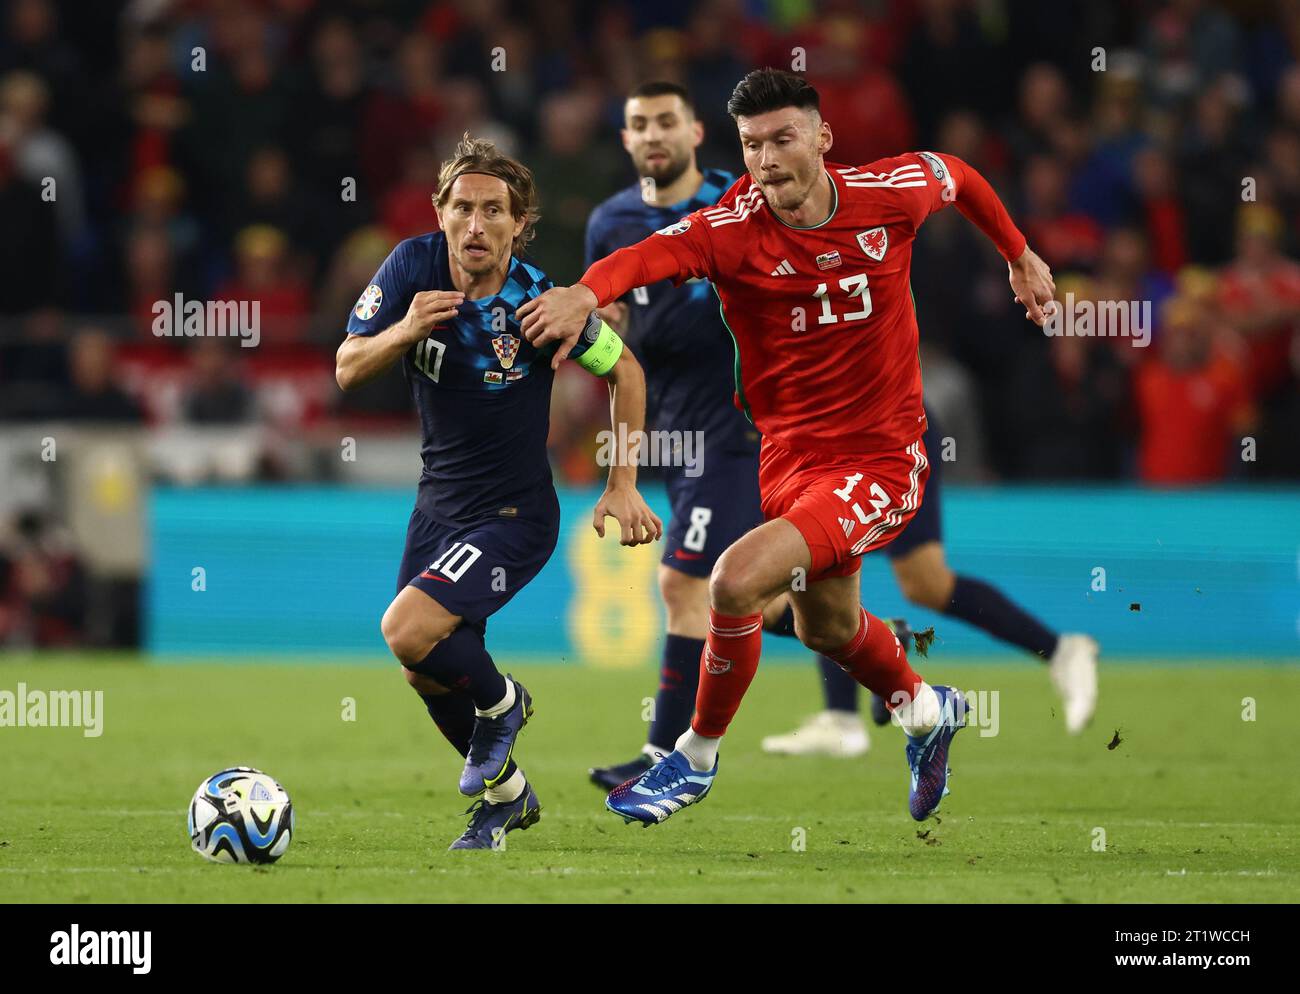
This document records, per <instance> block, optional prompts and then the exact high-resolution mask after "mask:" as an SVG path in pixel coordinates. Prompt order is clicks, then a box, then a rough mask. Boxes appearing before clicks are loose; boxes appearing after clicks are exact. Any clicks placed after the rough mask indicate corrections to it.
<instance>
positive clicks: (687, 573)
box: [586, 82, 867, 790]
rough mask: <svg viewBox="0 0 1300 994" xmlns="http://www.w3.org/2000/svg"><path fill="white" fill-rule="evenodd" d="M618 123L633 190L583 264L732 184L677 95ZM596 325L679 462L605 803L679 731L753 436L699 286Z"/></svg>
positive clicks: (853, 732) (708, 201)
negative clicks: (635, 726) (623, 754)
mask: <svg viewBox="0 0 1300 994" xmlns="http://www.w3.org/2000/svg"><path fill="white" fill-rule="evenodd" d="M624 123H625V126H624V128H623V145H624V148H625V149H626V150H627V152H628V155H629V156H630V157H631V159H632V163H633V165H634V166H635V167H636V171H637V175H638V176H639V178H640V179H639V182H637V183H636V184H634V185H632V186H630V187H628V188H627V189H625V190H623V191H621V192H619V193H616V194H615V195H614V196H612V197H610V198H609V199H608V200H606V201H605V202H604V203H602V204H601V205H600V206H599V207H597V208H596V210H595V211H593V212H592V215H591V217H590V218H589V219H588V222H587V240H586V256H587V260H586V264H587V265H591V263H593V262H595V261H596V260H597V259H601V258H604V257H605V256H607V255H609V254H610V253H611V252H613V251H615V250H616V249H619V248H622V247H623V246H625V245H632V244H635V243H636V242H639V241H640V240H641V239H643V238H645V237H647V236H648V235H650V234H651V233H652V232H654V231H656V230H658V229H659V228H663V227H665V226H667V225H670V224H672V223H673V222H675V221H677V220H678V219H679V218H681V217H682V216H683V215H685V214H689V213H690V212H691V211H694V210H697V209H699V208H702V207H708V206H711V205H712V204H715V203H717V201H718V199H719V198H720V197H721V196H722V194H723V193H724V192H726V190H727V188H728V187H729V186H731V184H732V183H733V182H734V180H735V177H734V176H732V175H731V174H729V173H726V172H723V171H722V170H718V169H709V170H704V171H701V170H700V168H699V167H698V165H697V164H696V157H695V150H696V148H697V147H698V146H699V144H700V142H701V141H702V140H703V138H704V129H703V126H702V125H701V124H700V122H699V121H698V120H697V119H696V117H695V114H694V111H693V108H692V105H691V101H690V97H689V95H688V94H687V92H686V91H685V90H684V89H683V88H682V87H680V86H677V85H676V84H673V83H662V82H657V83H647V84H644V85H643V86H640V87H638V88H637V89H636V90H634V91H633V92H632V93H631V95H629V97H628V99H627V101H626V103H625V105H624ZM599 313H600V314H601V315H602V316H603V317H604V318H605V319H606V320H607V321H609V322H610V323H611V324H612V325H613V326H615V327H616V328H618V329H619V331H620V332H621V333H623V334H624V335H625V336H626V338H627V341H628V344H629V345H630V346H631V348H632V349H633V350H634V351H635V352H636V354H637V357H638V358H639V359H640V360H641V363H642V365H643V366H644V368H645V374H646V381H647V384H648V392H649V396H650V409H651V410H653V411H654V412H655V415H654V426H655V430H656V431H659V432H667V433H669V435H668V436H667V437H668V438H670V439H671V440H672V441H673V442H674V443H676V442H680V448H679V449H678V450H677V452H678V454H679V455H680V458H678V459H674V460H672V462H673V465H672V466H670V467H668V468H667V469H666V470H665V483H666V485H667V490H668V497H669V501H670V504H671V507H672V517H671V519H670V520H669V524H668V532H667V540H666V541H665V542H664V554H663V560H662V562H661V563H660V567H659V591H660V593H661V595H662V597H663V600H664V606H665V608H666V610H667V615H668V617H667V628H668V632H667V638H666V639H665V642H664V652H663V660H662V663H661V667H660V680H659V692H658V696H657V697H656V699H655V713H654V720H653V721H652V722H651V723H650V727H649V729H648V733H647V737H646V744H645V747H644V748H643V750H642V752H641V755H640V756H638V757H637V758H636V759H634V760H632V761H631V762H627V763H621V764H618V765H616V766H609V767H602V768H598V769H593V770H591V771H590V776H591V779H592V782H594V783H595V784H597V785H598V786H600V787H604V788H605V789H606V790H608V789H612V788H613V787H616V786H618V785H619V784H620V783H622V782H623V781H624V780H627V779H628V778H629V777H632V776H635V775H637V774H639V773H641V772H642V771H644V770H646V769H648V768H649V767H650V766H651V765H652V763H653V762H654V759H655V757H656V754H659V755H664V754H667V753H670V752H672V750H673V744H674V743H675V742H676V741H677V736H678V735H680V734H681V732H682V731H683V730H684V729H685V728H686V727H687V724H688V723H689V722H690V718H691V712H692V710H693V708H694V706H695V690H696V685H697V683H698V681H699V666H700V653H701V652H702V651H703V649H704V640H705V636H706V635H707V634H708V624H709V595H708V582H709V573H710V572H711V571H712V569H713V564H714V563H715V562H716V561H717V558H718V557H719V556H720V555H722V552H723V550H725V549H726V548H727V546H729V545H731V544H732V543H733V542H735V541H736V540H737V539H738V538H740V537H741V536H742V535H744V534H745V533H746V532H747V531H749V530H750V529H751V528H753V527H755V526H756V525H759V524H762V522H763V515H762V512H761V510H760V509H759V494H758V448H759V436H758V432H757V431H756V430H755V429H754V426H753V425H752V424H750V423H749V421H748V419H746V417H745V416H744V414H742V413H741V411H740V410H739V409H738V408H737V407H736V405H735V404H734V403H733V402H732V392H733V390H734V389H735V381H734V378H733V365H734V363H735V354H736V353H735V345H734V343H733V341H732V338H731V333H730V332H729V331H728V330H727V326H726V324H725V323H724V322H723V320H722V315H721V312H720V310H719V307H718V300H717V297H716V295H715V294H714V292H713V287H712V285H711V284H710V283H709V282H708V281H707V280H691V281H689V282H687V283H685V284H683V285H682V286H680V287H674V286H673V285H672V283H671V282H669V281H668V280H664V281H663V282H662V283H658V284H655V285H653V286H645V287H637V288H636V289H635V290H633V291H632V293H631V294H629V295H628V297H627V298H625V299H624V300H623V301H619V302H618V303H617V304H615V305H613V306H611V307H610V308H608V309H606V310H603V311H601V312H599ZM764 624H765V627H767V629H768V630H769V631H772V632H776V633H778V634H784V635H789V636H791V637H793V635H794V620H793V612H792V611H791V609H790V607H789V604H788V598H784V597H783V598H780V599H778V600H777V601H776V602H774V603H773V605H771V606H770V607H769V609H768V611H767V612H766V614H765V618H764ZM826 662H827V663H829V662H830V661H829V660H827V661H826ZM831 665H833V664H831ZM842 724H843V725H844V726H845V727H844V729H843V736H842V742H843V748H844V749H845V750H846V752H847V754H848V755H857V754H859V753H861V752H863V751H865V750H866V748H867V734H866V728H865V726H864V725H863V723H862V720H861V718H859V717H857V716H856V715H855V716H853V717H852V718H851V719H848V718H845V719H843V721H842Z"/></svg>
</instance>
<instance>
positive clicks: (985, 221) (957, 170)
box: [941, 155, 1056, 325]
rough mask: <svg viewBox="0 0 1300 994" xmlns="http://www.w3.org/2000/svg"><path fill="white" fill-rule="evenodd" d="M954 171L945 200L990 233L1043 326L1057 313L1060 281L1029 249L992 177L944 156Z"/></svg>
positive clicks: (1014, 286)
mask: <svg viewBox="0 0 1300 994" xmlns="http://www.w3.org/2000/svg"><path fill="white" fill-rule="evenodd" d="M941 158H942V160H943V163H944V165H946V166H947V167H948V171H949V173H950V174H951V180H950V184H949V185H947V186H946V187H945V193H944V196H945V199H951V200H952V201H953V203H955V204H956V205H957V209H958V210H959V211H961V212H962V214H964V215H965V216H966V217H967V219H968V220H970V221H972V222H973V223H974V224H975V225H976V226H978V228H979V229H980V231H982V232H984V234H986V235H988V237H989V239H990V241H992V242H993V244H994V245H996V246H997V247H998V251H999V252H1001V253H1002V257H1003V258H1004V259H1006V260H1007V270H1008V277H1007V278H1008V280H1009V282H1010V283H1011V292H1012V293H1013V294H1014V295H1015V298H1016V300H1017V301H1019V302H1020V303H1021V304H1022V305H1023V306H1024V308H1025V317H1027V318H1029V320H1031V321H1033V322H1034V323H1035V324H1037V325H1042V324H1043V322H1045V321H1046V320H1047V319H1048V318H1049V317H1051V315H1052V314H1053V313H1054V310H1055V306H1056V305H1055V304H1054V303H1053V298H1054V295H1055V293H1056V283H1055V282H1053V280H1052V271H1051V270H1050V269H1049V268H1048V266H1047V263H1045V262H1044V261H1043V260H1042V259H1041V258H1039V256H1038V254H1037V253H1036V252H1034V251H1033V250H1032V249H1030V248H1029V245H1028V243H1027V242H1026V241H1025V236H1024V235H1022V234H1021V233H1020V229H1019V228H1017V227H1016V225H1015V222H1014V221H1012V220H1011V215H1010V214H1008V213H1007V209H1006V207H1005V206H1003V204H1002V201H1001V199H999V197H998V195H997V193H995V192H994V190H993V187H991V186H990V185H989V182H988V180H986V179H985V178H984V177H983V176H981V175H980V174H979V173H978V172H977V171H976V170H975V169H973V168H972V167H970V166H968V165H967V164H966V163H964V162H963V161H962V160H961V159H958V158H956V157H955V156H951V155H945V156H942V157H941Z"/></svg>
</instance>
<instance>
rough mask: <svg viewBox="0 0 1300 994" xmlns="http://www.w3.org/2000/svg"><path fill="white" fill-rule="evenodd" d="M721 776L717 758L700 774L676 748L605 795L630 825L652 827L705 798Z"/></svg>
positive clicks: (609, 805)
mask: <svg viewBox="0 0 1300 994" xmlns="http://www.w3.org/2000/svg"><path fill="white" fill-rule="evenodd" d="M717 775H718V761H717V760H716V759H715V760H714V761H713V769H711V770H709V772H708V773H700V772H699V771H698V770H693V769H691V764H690V761H689V760H687V758H686V757H685V756H684V755H682V754H681V753H680V752H677V751H673V752H671V753H669V754H668V755H667V756H665V757H664V758H663V759H661V760H659V762H657V763H655V765H654V766H652V767H650V769H648V770H646V771H645V772H644V773H642V774H641V775H640V776H637V777H633V778H632V779H631V780H628V781H627V782H626V783H621V784H619V785H618V786H617V787H615V788H614V789H613V790H611V791H610V792H609V796H608V797H606V798H605V807H607V808H609V810H610V811H613V812H614V814H616V815H619V816H620V817H621V818H622V819H623V821H625V822H626V823H628V824H629V825H630V824H631V823H632V822H634V821H639V822H640V823H641V825H642V827H643V828H649V827H650V826H651V825H657V824H659V822H661V821H663V820H664V819H666V818H668V817H670V816H671V815H674V814H676V813H677V812H678V811H680V810H681V809H682V808H684V807H686V806H687V805H688V804H695V803H697V802H699V801H702V800H704V798H705V796H706V795H707V794H708V793H709V788H710V787H712V786H713V778H714V777H716V776H717Z"/></svg>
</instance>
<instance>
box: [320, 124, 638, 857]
mask: <svg viewBox="0 0 1300 994" xmlns="http://www.w3.org/2000/svg"><path fill="white" fill-rule="evenodd" d="M434 205H435V207H436V208H437V212H438V219H439V223H440V225H441V228H442V230H441V231H439V232H434V233H432V234H427V235H421V236H419V237H417V238H409V239H407V240H406V241H403V242H402V243H401V244H400V245H398V246H397V248H395V249H394V250H393V252H392V254H391V255H389V257H388V258H387V259H386V260H385V261H384V264H383V265H382V266H381V267H380V268H379V272H377V273H376V274H375V277H374V279H373V280H372V281H371V283H370V285H369V286H368V287H366V289H365V291H364V292H363V293H362V295H361V298H360V299H359V300H358V301H357V304H356V307H355V308H354V310H353V313H352V317H351V318H350V319H349V321H348V329H347V330H348V337H347V338H346V340H345V341H344V342H343V344H342V345H341V346H340V347H339V350H338V358H337V371H336V375H337V378H338V382H339V386H340V387H342V388H343V389H345V390H347V389H351V388H352V387H355V386H358V385H360V384H362V383H365V382H367V381H368V380H371V379H373V378H374V377H376V376H378V375H379V374H380V373H382V372H383V371H384V370H386V369H388V368H389V367H391V366H392V365H393V363H395V362H399V361H400V362H401V363H402V371H403V373H404V374H405V376H406V380H407V382H408V384H409V386H410V389H411V393H412V396H413V398H414V400H415V406H416V410H417V411H418V412H419V416H420V425H421V430H422V437H423V441H422V446H421V455H422V457H423V462H424V468H423V471H422V473H421V475H420V483H419V489H418V491H417V496H416V501H415V509H414V510H413V511H412V513H411V519H410V522H409V524H408V526H407V536H406V548H405V551H404V553H403V555H402V561H401V567H400V569H399V572H398V577H397V590H398V593H397V596H396V597H395V598H394V599H393V602H392V603H391V604H390V605H389V606H388V610H387V611H386V612H385V613H384V616H383V620H382V622H381V625H380V628H381V630H382V632H383V636H384V640H385V641H386V642H387V643H388V647H389V649H391V650H392V652H393V654H394V655H395V656H396V657H397V659H398V660H399V661H400V662H401V664H402V666H403V667H404V669H403V672H404V674H405V675H406V679H407V681H408V682H409V683H410V684H411V686H412V687H413V688H415V690H416V692H417V693H418V694H419V695H420V697H421V698H422V699H423V700H424V703H425V706H426V708H427V709H428V712H429V715H430V717H432V718H433V720H434V722H435V723H436V724H437V726H438V728H439V729H440V730H441V731H442V733H443V735H445V736H446V738H447V739H448V741H450V742H451V744H452V745H453V746H455V748H456V749H457V751H459V752H460V754H461V755H462V756H463V757H465V765H464V769H463V771H462V774H461V778H460V790H461V792H462V793H463V794H465V795H467V796H476V795H479V794H482V795H483V797H482V799H481V800H480V801H479V802H477V803H476V804H475V805H473V806H472V807H471V809H470V813H471V815H472V817H471V819H470V823H469V827H468V828H467V829H466V831H465V833H464V835H462V836H461V837H460V838H459V839H457V840H456V841H455V842H453V843H452V846H451V848H453V849H484V848H491V847H496V846H499V844H500V840H501V839H502V838H504V835H505V833H506V832H509V831H512V830H514V829H517V828H518V829H522V828H527V827H529V826H530V825H531V824H533V823H534V822H535V821H536V820H537V818H538V816H539V815H540V811H541V808H540V805H539V804H538V801H537V795H536V793H535V792H534V791H533V789H532V787H531V786H530V785H529V784H528V781H527V780H526V779H525V777H524V774H523V771H522V770H520V769H519V768H518V766H517V765H516V764H515V762H514V759H513V753H514V745H515V739H516V737H517V736H518V734H519V731H520V730H521V729H522V728H523V726H524V724H525V723H526V722H527V721H528V718H529V716H530V715H531V714H532V711H533V705H532V698H531V697H530V695H529V693H528V691H527V690H526V689H525V688H524V687H523V685H522V684H520V683H519V682H518V681H516V680H514V679H513V678H512V677H510V676H509V675H508V674H507V675H506V676H502V675H501V673H500V672H499V671H498V670H497V668H496V665H495V663H494V662H493V661H492V657H491V656H490V655H489V654H488V652H487V649H486V648H485V645H484V636H485V633H486V630H487V619H488V618H489V617H490V616H491V615H492V614H494V613H495V612H496V611H498V610H500V609H501V608H502V607H503V606H504V605H505V604H506V603H507V602H508V601H509V600H510V599H511V598H512V597H514V595H515V594H517V593H518V592H519V591H520V590H521V589H522V588H523V586H524V585H525V584H527V583H528V582H529V581H530V580H531V579H532V578H533V577H534V576H536V575H537V573H538V571H539V570H541V568H542V567H543V566H544V565H545V564H546V561H547V559H549V558H550V555H551V553H552V551H553V550H554V549H555V543H556V538H557V536H558V533H559V503H558V501H557V499H556V495H555V488H554V485H553V484H552V481H551V469H550V464H549V462H548V461H547V456H546V436H547V431H548V426H549V416H550V398H551V384H552V380H553V376H554V373H553V369H552V363H553V360H554V359H555V356H554V355H553V353H554V351H555V350H554V349H543V350H541V351H538V350H536V349H534V348H533V346H531V345H529V344H528V343H527V342H526V341H525V340H524V338H523V335H522V334H521V333H520V329H519V325H518V323H517V321H516V319H515V311H516V310H517V308H518V307H519V306H520V305H522V304H523V303H524V302H525V301H527V300H531V299H532V298H534V297H536V296H537V295H538V294H540V293H542V292H543V291H545V290H546V289H548V288H549V287H550V286H551V282H550V280H548V279H547V278H546V276H545V274H543V273H542V272H541V271H540V270H538V269H537V268H535V267H533V266H531V265H529V264H528V263H526V262H524V261H523V260H522V259H520V258H519V257H518V253H519V252H520V250H521V249H522V248H523V246H524V245H525V244H527V241H528V239H529V238H530V237H531V234H532V229H533V225H534V222H535V221H536V217H537V211H536V194H535V188H534V185H533V179H532V176H531V174H530V173H529V171H528V170H527V169H526V168H525V167H524V166H523V165H521V164H520V163H518V162H515V161H514V160H513V159H510V158H508V157H506V156H503V155H500V154H498V153H497V152H496V150H495V148H494V147H493V146H492V144H491V142H486V141H482V140H473V139H470V138H469V137H468V136H466V139H465V140H464V141H462V142H461V144H460V146H459V147H458V148H457V150H456V155H455V157H454V158H453V159H452V160H450V161H449V162H447V163H446V164H445V165H444V166H443V168H442V172H441V174H440V176H439V180H438V190H437V193H436V194H435V195H434ZM568 357H569V358H572V359H575V360H576V361H577V362H578V364H579V365H581V366H583V367H584V368H586V369H587V370H589V371H590V372H592V373H593V374H595V375H597V376H603V377H605V378H607V379H608V380H609V384H610V391H611V398H612V405H611V409H612V418H613V421H614V429H615V432H616V433H617V432H618V431H619V429H620V426H625V430H626V433H627V435H628V436H632V437H635V436H634V435H633V433H634V432H639V431H640V430H641V428H642V426H643V423H644V416H645V380H644V376H643V374H642V372H641V368H640V366H639V364H638V363H637V361H636V359H635V358H634V357H633V356H632V354H631V352H630V351H629V350H627V349H624V348H623V345H622V342H621V341H620V339H619V337H618V335H617V334H616V333H615V332H614V331H613V330H612V329H611V328H609V327H608V325H605V324H604V323H603V322H602V321H601V320H600V319H599V318H597V317H595V316H594V315H593V317H592V319H591V321H590V322H589V326H588V329H587V333H586V334H585V335H584V336H583V338H582V340H581V341H579V342H578V344H577V345H576V346H575V347H574V348H573V349H572V350H571V351H569V352H568ZM628 455H629V458H627V459H624V460H621V461H620V460H615V461H614V463H613V464H612V465H611V467H610V471H609V483H608V486H607V488H606V490H605V493H604V494H603V495H602V496H601V498H600V500H599V502H598V503H597V505H596V510H595V516H594V522H593V523H594V527H595V529H596V531H597V533H598V534H600V535H601V536H602V537H603V536H604V534H605V530H604V529H605V525H604V521H605V517H606V516H607V515H609V516H613V517H614V518H615V520H617V521H618V523H619V526H620V528H621V536H620V541H621V542H622V544H624V545H639V544H641V543H644V542H650V541H653V540H655V539H657V538H659V537H660V535H661V534H662V530H663V526H662V524H661V523H660V522H659V519H658V518H657V517H655V515H654V514H653V513H652V512H651V511H650V509H649V507H648V506H647V505H646V503H645V501H644V500H642V498H641V495H640V494H639V493H638V492H637V489H636V458H635V456H636V453H635V452H632V453H629V454H628Z"/></svg>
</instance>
